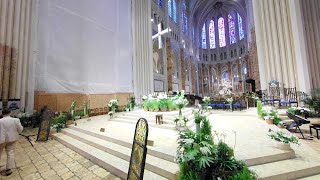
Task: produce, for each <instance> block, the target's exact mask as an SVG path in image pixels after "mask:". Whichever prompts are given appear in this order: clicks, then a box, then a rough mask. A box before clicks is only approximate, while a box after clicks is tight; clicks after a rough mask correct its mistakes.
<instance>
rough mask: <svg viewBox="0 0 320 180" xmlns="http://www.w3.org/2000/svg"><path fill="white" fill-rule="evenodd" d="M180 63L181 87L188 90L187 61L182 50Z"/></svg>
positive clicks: (181, 49)
mask: <svg viewBox="0 0 320 180" xmlns="http://www.w3.org/2000/svg"><path fill="white" fill-rule="evenodd" d="M180 62H181V86H182V89H183V90H186V73H187V72H186V60H185V58H184V49H183V48H180Z"/></svg>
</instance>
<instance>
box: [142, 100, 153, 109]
mask: <svg viewBox="0 0 320 180" xmlns="http://www.w3.org/2000/svg"><path fill="white" fill-rule="evenodd" d="M150 108H151V101H150V100H149V99H147V100H145V101H143V109H144V110H145V111H150V110H151V109H150Z"/></svg>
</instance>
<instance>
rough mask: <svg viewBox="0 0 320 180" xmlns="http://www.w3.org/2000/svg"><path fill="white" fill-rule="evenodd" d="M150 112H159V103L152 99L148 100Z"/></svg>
mask: <svg viewBox="0 0 320 180" xmlns="http://www.w3.org/2000/svg"><path fill="white" fill-rule="evenodd" d="M150 109H151V111H153V112H158V111H159V102H158V101H157V99H152V100H150V108H149V110H150Z"/></svg>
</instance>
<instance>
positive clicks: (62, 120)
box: [52, 113, 67, 132]
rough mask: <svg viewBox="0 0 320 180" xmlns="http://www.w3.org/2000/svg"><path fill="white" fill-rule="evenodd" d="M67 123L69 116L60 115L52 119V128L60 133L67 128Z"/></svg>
mask: <svg viewBox="0 0 320 180" xmlns="http://www.w3.org/2000/svg"><path fill="white" fill-rule="evenodd" d="M66 122H67V116H66V115H65V114H62V113H60V115H59V116H57V117H55V118H53V119H52V127H53V128H54V129H56V130H57V132H60V131H61V129H62V128H64V127H65V125H66Z"/></svg>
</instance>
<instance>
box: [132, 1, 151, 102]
mask: <svg viewBox="0 0 320 180" xmlns="http://www.w3.org/2000/svg"><path fill="white" fill-rule="evenodd" d="M132 13H133V16H132V17H133V21H132V22H133V24H132V26H133V36H132V38H133V86H134V95H135V97H136V99H137V101H138V102H139V103H140V102H141V98H142V96H143V95H147V94H149V93H152V92H153V91H154V85H153V83H154V82H153V61H152V39H151V37H152V32H151V0H145V1H141V0H133V1H132Z"/></svg>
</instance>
